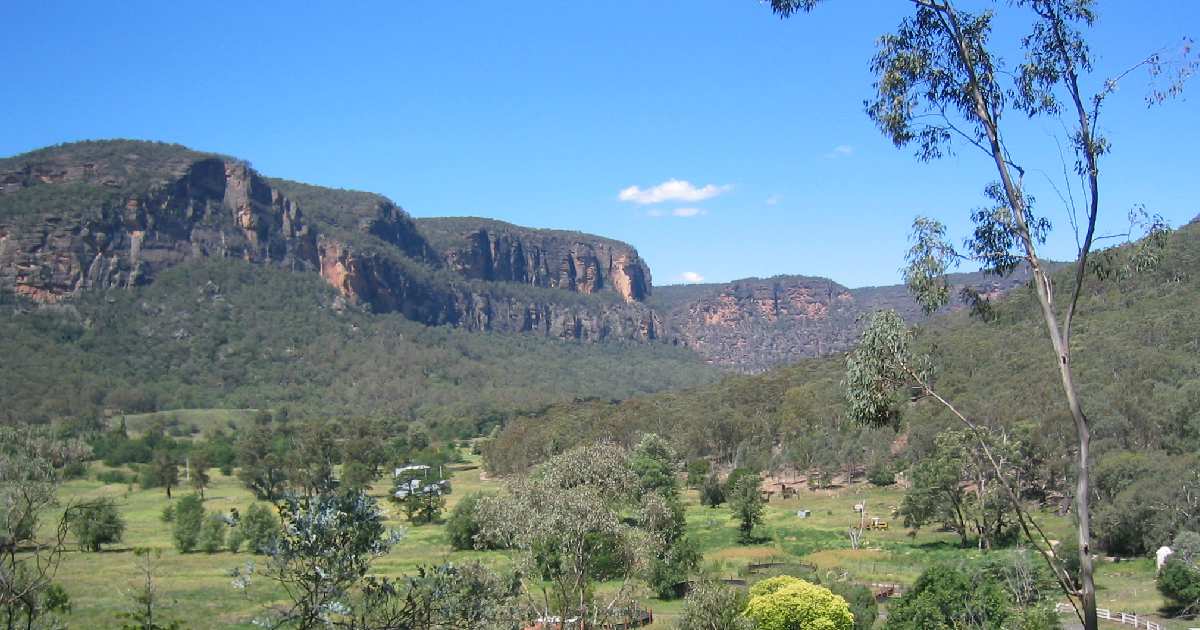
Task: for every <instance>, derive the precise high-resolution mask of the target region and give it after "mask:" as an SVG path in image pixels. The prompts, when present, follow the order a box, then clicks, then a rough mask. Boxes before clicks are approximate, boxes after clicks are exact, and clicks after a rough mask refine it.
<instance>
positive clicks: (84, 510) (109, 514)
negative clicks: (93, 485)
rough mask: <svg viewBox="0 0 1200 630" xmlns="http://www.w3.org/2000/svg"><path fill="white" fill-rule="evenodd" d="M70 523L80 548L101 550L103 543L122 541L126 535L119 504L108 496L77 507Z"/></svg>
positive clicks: (73, 511) (72, 513)
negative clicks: (118, 508) (118, 509)
mask: <svg viewBox="0 0 1200 630" xmlns="http://www.w3.org/2000/svg"><path fill="white" fill-rule="evenodd" d="M70 523H71V533H73V534H75V538H76V540H78V541H79V548H80V549H85V550H87V551H100V547H101V545H108V544H112V543H118V542H121V538H122V537H123V536H124V535H125V520H124V519H122V518H121V513H120V512H119V511H117V504H116V503H115V502H113V500H112V499H108V498H104V499H98V500H96V501H92V502H90V503H85V504H83V505H80V506H77V507H75V508H74V510H72V512H71V515H70Z"/></svg>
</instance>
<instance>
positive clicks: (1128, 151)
mask: <svg viewBox="0 0 1200 630" xmlns="http://www.w3.org/2000/svg"><path fill="white" fill-rule="evenodd" d="M961 4H962V5H963V6H968V5H978V4H980V3H973V2H967V1H966V0H964V1H963V2H962V3H961ZM982 4H986V5H988V6H1000V7H1002V8H1005V7H1007V6H1008V5H1007V3H999V4H998V5H995V4H994V3H990V2H985V3H982ZM1100 8H1101V23H1100V24H1099V25H1098V27H1097V28H1096V29H1095V31H1094V33H1093V48H1094V50H1095V52H1096V53H1097V56H1098V62H1097V68H1098V70H1099V71H1100V72H1101V74H1104V75H1110V74H1115V73H1117V72H1119V71H1121V70H1123V69H1125V68H1126V67H1128V66H1130V65H1131V64H1133V63H1135V62H1136V61H1137V60H1139V59H1141V58H1142V57H1144V56H1145V55H1146V54H1148V53H1150V52H1152V51H1155V50H1159V49H1162V48H1164V47H1168V48H1170V47H1177V46H1178V44H1179V43H1180V42H1181V41H1182V37H1183V36H1184V35H1191V36H1193V37H1200V2H1194V1H1192V0H1147V1H1145V2H1136V3H1135V2H1126V1H1124V0H1119V1H1118V0H1108V1H1107V2H1102V3H1101V6H1100ZM905 10H907V3H906V2H902V1H900V0H840V1H838V0H834V1H832V2H830V3H829V4H828V5H827V6H825V7H822V8H821V9H820V10H819V11H817V12H816V13H815V14H812V15H808V16H798V17H795V18H792V19H790V20H786V21H781V20H779V19H777V18H775V17H774V16H773V15H772V14H771V13H770V11H769V9H768V8H767V7H766V6H764V5H762V4H759V3H757V2H754V1H753V0H686V1H685V0H673V1H655V2H650V1H642V0H638V1H629V2H625V1H618V0H613V1H611V2H537V3H535V2H508V3H500V2H483V1H478V2H474V1H469V2H435V1H432V0H429V1H410V2H387V3H384V2H379V3H367V2H364V3H332V2H329V3H320V2H306V3H295V2H293V3H273V2H253V3H239V4H238V5H235V4H234V3H212V2H208V3H197V2H119V3H98V2H77V3H68V2H44V3H20V4H19V5H13V6H11V7H9V9H8V10H7V11H6V12H5V13H6V14H5V23H6V24H5V29H4V30H5V37H4V38H2V39H0V58H3V59H5V73H4V77H3V79H2V80H0V85H2V86H3V87H2V88H0V96H2V101H0V102H3V105H2V108H3V110H2V111H3V116H0V155H12V154H15V153H20V152H23V151H26V150H29V149H33V148H37V147H40V146H44V145H48V144H54V143H58V142H64V141H71V140H80V139H89V138H109V137H128V138H144V139H155V140H165V141H172V142H179V143H182V144H186V145H189V146H191V147H194V148H197V149H202V150H210V151H219V152H222V153H228V154H232V155H236V156H238V157H242V158H245V159H248V160H250V161H251V162H252V163H253V164H254V165H255V167H257V168H258V169H259V170H260V171H262V172H264V173H266V174H268V175H271V176H278V177H286V178H290V179H297V180H301V181H306V182H311V183H316V184H321V185H326V186H336V187H344V188H358V189H365V190H371V191H376V192H380V193H383V194H386V195H388V196H389V197H391V198H392V199H394V200H396V201H397V202H398V203H400V204H401V205H403V206H404V207H405V208H406V209H407V210H408V211H409V212H411V213H412V214H414V215H416V216H443V215H467V214H469V215H480V216H488V217H494V218H498V219H502V220H506V221H511V222H514V223H519V224H523V225H531V226H539V227H556V228H567V229H575V230H582V231H586V232H593V233H597V234H602V235H605V236H610V237H613V238H618V239H622V240H626V241H628V242H630V243H632V244H634V245H635V246H636V247H638V249H639V251H640V252H641V254H642V256H643V257H644V258H646V259H647V261H648V262H649V263H650V265H651V268H652V269H653V271H654V275H655V283H656V284H667V283H673V282H679V281H682V280H684V279H686V278H692V279H695V278H700V277H703V278H704V279H706V280H707V281H727V280H732V279H735V278H740V277H745V276H751V275H757V276H768V275H774V274H779V273H803V274H809V275H823V276H829V277H832V278H834V279H835V280H838V281H840V282H842V283H844V284H847V285H849V286H862V285H870V284H889V283H893V282H896V281H897V280H898V276H899V273H898V271H897V269H898V268H899V266H900V265H901V264H902V262H903V255H904V252H905V250H906V248H907V244H906V236H907V228H908V225H909V224H910V223H911V221H912V218H913V217H914V216H915V215H918V214H924V215H930V216H935V217H938V218H940V219H943V220H945V221H946V222H947V223H949V224H950V225H951V226H952V227H953V228H955V229H957V230H958V233H960V234H965V230H966V229H967V227H968V226H967V217H968V213H969V211H970V210H971V209H972V208H974V207H976V206H978V205H981V204H982V203H983V199H982V196H981V192H980V191H981V189H982V187H983V186H984V185H985V184H986V182H987V181H989V180H990V171H989V170H988V163H987V162H986V161H984V160H983V159H982V158H981V157H980V156H977V155H975V154H974V153H970V152H966V151H965V150H964V152H963V153H962V154H960V155H959V156H957V157H954V158H950V159H947V160H943V161H940V162H937V163H934V164H921V163H918V162H916V161H915V160H914V159H913V158H912V157H911V155H910V153H909V152H907V151H903V150H897V149H895V148H894V147H892V146H891V144H890V143H889V142H888V141H886V140H885V139H884V138H883V137H882V136H880V134H879V133H878V132H877V131H876V130H875V128H874V126H873V125H872V123H871V122H870V121H869V120H868V119H867V118H866V116H865V115H864V114H863V113H862V101H863V99H864V98H866V97H868V96H869V94H870V85H871V81H872V77H871V75H870V74H869V72H868V70H867V63H868V61H869V59H870V56H871V54H872V52H873V42H874V39H875V37H876V36H878V35H879V34H881V33H883V32H886V31H887V30H889V29H890V28H891V27H892V26H894V25H895V24H896V22H897V21H898V19H899V17H900V16H901V15H902V13H903V12H904V11H905ZM1018 27H1019V23H1016V22H1013V23H1009V22H1005V21H1001V22H1000V23H999V24H998V27H997V28H998V32H997V37H998V38H1000V39H1001V40H1003V41H1005V42H1011V43H1013V44H1014V45H1015V41H1016V38H1017V37H1018V36H1019V28H1018ZM1014 51H1015V48H1014ZM1011 60H1012V61H1016V60H1018V57H1017V56H1016V55H1015V54H1013V55H1012V56H1011ZM1147 85H1148V79H1147V77H1146V75H1145V74H1144V73H1137V74H1134V75H1132V76H1131V77H1130V78H1129V79H1127V80H1126V81H1125V82H1124V83H1123V84H1122V89H1121V91H1120V92H1119V93H1118V94H1117V95H1116V96H1114V97H1113V98H1112V99H1111V101H1110V105H1109V107H1108V109H1107V113H1106V114H1105V119H1104V123H1103V125H1102V127H1103V130H1104V131H1105V133H1107V134H1108V136H1109V138H1110V139H1111V140H1112V142H1113V145H1114V149H1113V150H1114V152H1113V155H1112V156H1111V157H1110V158H1109V159H1107V160H1106V162H1105V163H1104V176H1105V180H1104V182H1105V183H1104V185H1105V189H1104V192H1103V200H1104V204H1103V213H1104V216H1105V217H1106V218H1105V225H1104V226H1103V227H1104V228H1105V229H1106V230H1110V231H1112V230H1116V229H1118V228H1120V227H1121V226H1122V224H1123V220H1124V217H1125V216H1126V214H1127V212H1128V210H1129V209H1130V208H1131V207H1132V206H1133V205H1134V204H1137V203H1142V204H1145V206H1146V207H1147V209H1149V210H1151V211H1154V212H1159V213H1162V214H1163V215H1164V216H1165V217H1166V218H1167V219H1168V220H1169V221H1171V222H1172V223H1173V224H1176V225H1178V224H1181V223H1184V222H1186V221H1187V220H1189V219H1191V218H1192V217H1193V216H1195V215H1196V214H1197V213H1200V198H1198V196H1197V184H1196V182H1197V166H1198V163H1197V162H1198V161H1197V159H1196V153H1195V147H1197V146H1200V123H1198V122H1197V120H1198V117H1197V114H1200V108H1198V107H1197V103H1200V94H1197V93H1196V90H1200V84H1198V83H1193V84H1192V85H1191V86H1190V91H1191V94H1190V95H1191V98H1188V99H1185V100H1176V101H1173V102H1170V103H1168V104H1166V105H1164V106H1162V107H1156V108H1153V109H1149V110H1148V109H1147V108H1146V106H1145V105H1144V103H1143V96H1144V94H1145V93H1146V90H1147ZM1014 118H1015V117H1014ZM1013 122H1014V123H1019V124H1017V125H1015V129H1014V131H1013V133H1012V135H1011V140H1012V144H1013V145H1014V149H1015V150H1016V152H1017V156H1018V158H1019V159H1021V160H1022V161H1023V163H1025V164H1026V165H1028V166H1029V168H1030V175H1029V184H1030V188H1031V190H1032V191H1033V193H1034V194H1035V196H1037V198H1038V199H1039V200H1040V204H1041V205H1040V207H1041V209H1042V211H1043V212H1044V213H1045V214H1047V215H1048V216H1049V217H1050V219H1051V220H1052V221H1053V222H1054V224H1055V226H1056V228H1057V229H1056V231H1055V234H1054V236H1053V237H1052V240H1051V242H1050V243H1049V245H1048V247H1047V253H1048V254H1049V255H1050V256H1053V257H1057V258H1069V257H1071V256H1072V255H1073V239H1072V237H1071V232H1070V229H1069V227H1068V225H1067V221H1066V214H1065V211H1064V209H1063V208H1062V204H1060V203H1058V200H1057V196H1056V195H1055V193H1054V191H1053V189H1051V188H1050V187H1049V186H1048V185H1047V183H1046V182H1047V178H1048V177H1052V178H1056V181H1057V182H1058V183H1059V185H1060V186H1061V179H1062V178H1061V169H1062V166H1061V162H1060V160H1059V158H1058V152H1057V149H1056V148H1055V138H1056V137H1057V138H1058V139H1059V141H1061V139H1062V136H1063V133H1062V130H1061V127H1059V126H1058V123H1057V122H1055V121H1033V122H1029V123H1026V122H1024V121H1017V120H1014V121H1013ZM671 180H679V181H678V182H675V183H669V182H671ZM665 182H666V183H668V185H667V186H666V187H664V188H656V187H657V186H659V185H661V184H663V183H665ZM679 182H688V183H689V184H690V186H685V185H684V184H682V183H679ZM633 187H636V188H633ZM622 191H625V194H622ZM622 197H624V198H625V200H622ZM662 197H670V198H671V199H669V200H666V201H662V202H659V203H639V202H638V201H653V200H654V199H657V198H662ZM680 215H682V216H680ZM692 274H694V275H692Z"/></svg>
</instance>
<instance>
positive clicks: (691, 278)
mask: <svg viewBox="0 0 1200 630" xmlns="http://www.w3.org/2000/svg"><path fill="white" fill-rule="evenodd" d="M679 279H680V280H683V281H684V282H704V276H702V275H700V274H698V273H696V272H695V271H685V272H683V273H681V274H679Z"/></svg>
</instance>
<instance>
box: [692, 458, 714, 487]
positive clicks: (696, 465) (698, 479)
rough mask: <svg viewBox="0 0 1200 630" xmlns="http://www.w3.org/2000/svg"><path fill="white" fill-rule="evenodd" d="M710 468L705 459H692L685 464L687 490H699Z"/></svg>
mask: <svg viewBox="0 0 1200 630" xmlns="http://www.w3.org/2000/svg"><path fill="white" fill-rule="evenodd" d="M709 468H711V466H710V465H709V463H708V460H707V459H693V460H692V461H690V462H688V464H687V485H688V487H689V488H699V487H700V484H702V483H704V480H705V479H706V478H707V477H708V472H709Z"/></svg>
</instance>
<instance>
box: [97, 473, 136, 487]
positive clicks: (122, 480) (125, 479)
mask: <svg viewBox="0 0 1200 630" xmlns="http://www.w3.org/2000/svg"><path fill="white" fill-rule="evenodd" d="M96 481H99V482H100V483H111V484H116V485H122V486H123V485H126V484H129V483H133V476H132V475H127V474H125V473H123V472H121V471H119V470H101V471H100V472H98V473H96Z"/></svg>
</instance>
